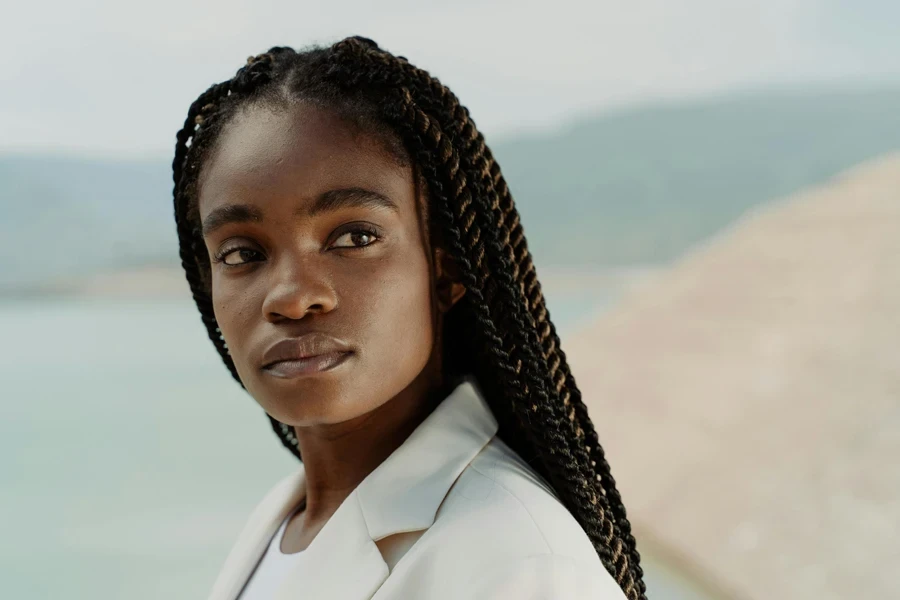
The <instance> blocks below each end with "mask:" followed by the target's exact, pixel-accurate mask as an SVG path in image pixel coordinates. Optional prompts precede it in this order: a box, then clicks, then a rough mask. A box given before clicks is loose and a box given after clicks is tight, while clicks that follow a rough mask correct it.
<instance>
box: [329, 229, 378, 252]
mask: <svg viewBox="0 0 900 600" xmlns="http://www.w3.org/2000/svg"><path fill="white" fill-rule="evenodd" d="M344 238H347V239H348V240H350V244H349V245H342V244H338V243H337V240H336V241H335V244H334V247H336V248H365V247H366V246H371V245H372V244H374V243H375V240H377V239H378V235H376V234H375V232H374V231H371V230H369V229H354V230H353V231H348V232H346V233H342V234H341V235H340V236H338V238H337V239H338V240H342V239H344Z"/></svg>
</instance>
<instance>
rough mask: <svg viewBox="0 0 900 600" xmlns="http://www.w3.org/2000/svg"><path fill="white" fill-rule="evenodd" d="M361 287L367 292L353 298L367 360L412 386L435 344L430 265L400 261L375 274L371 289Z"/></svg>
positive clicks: (384, 267) (371, 280)
mask: <svg viewBox="0 0 900 600" xmlns="http://www.w3.org/2000/svg"><path fill="white" fill-rule="evenodd" d="M358 283H359V282H358V281H357V289H358V290H359V291H360V292H363V290H366V291H365V292H363V293H361V294H359V293H358V294H355V295H353V296H351V297H352V298H353V299H352V302H353V304H354V305H355V310H354V312H355V313H356V314H358V315H360V317H361V322H360V324H359V330H358V331H359V333H360V334H361V335H364V337H365V339H364V340H361V341H364V343H365V349H366V351H367V353H368V356H367V357H366V358H367V362H368V364H369V365H370V366H372V367H374V368H376V369H378V370H381V371H382V372H383V373H391V374H393V375H391V378H395V377H396V378H400V379H408V381H406V382H405V383H406V384H408V383H409V382H411V381H412V379H413V378H415V377H416V376H417V375H418V374H419V372H421V370H422V369H423V368H424V367H425V364H426V363H427V362H428V358H429V355H430V352H431V349H432V345H433V340H432V337H433V331H432V321H431V319H432V314H431V283H430V279H429V271H428V263H427V261H426V260H425V257H424V256H419V257H417V258H416V259H414V260H413V259H408V258H407V259H402V260H398V261H396V262H395V263H394V264H390V265H383V268H380V269H378V270H375V271H372V272H371V275H369V279H368V281H367V285H365V286H359V285H358ZM349 289H353V288H352V287H351V288H349ZM348 302H351V300H348ZM402 383H403V382H397V385H401V384H402ZM398 391H399V390H398Z"/></svg>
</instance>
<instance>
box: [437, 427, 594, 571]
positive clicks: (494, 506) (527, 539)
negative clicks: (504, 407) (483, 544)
mask: <svg viewBox="0 0 900 600" xmlns="http://www.w3.org/2000/svg"><path fill="white" fill-rule="evenodd" d="M445 503H446V504H448V505H449V506H451V507H452V506H458V508H459V509H463V510H461V511H460V513H461V514H457V515H456V518H458V519H460V520H461V521H469V520H477V519H478V517H479V516H482V515H484V516H485V517H487V516H488V515H489V518H490V519H492V523H493V524H494V526H493V529H494V531H496V530H497V528H502V529H505V530H509V531H510V533H512V532H515V535H516V537H517V538H521V539H519V542H520V544H522V545H523V546H524V547H526V548H527V549H528V552H529V553H532V554H533V553H539V552H540V553H549V554H555V555H559V556H568V557H571V558H573V559H577V560H584V561H588V562H590V561H593V560H596V561H597V562H598V564H599V558H598V557H597V553H596V551H595V550H594V547H593V545H592V544H591V541H590V539H589V538H588V536H587V534H586V533H585V532H584V530H583V529H582V528H581V525H579V523H578V521H576V520H575V517H573V516H572V514H571V513H570V512H569V511H568V509H567V508H566V507H565V506H564V505H563V504H562V502H561V501H560V500H559V499H558V498H557V496H556V493H555V492H554V490H553V488H552V487H551V486H550V484H549V483H547V481H546V480H544V479H543V478H542V477H541V476H540V475H538V473H537V472H536V471H535V469H534V468H533V467H532V466H531V465H529V464H528V463H527V462H525V461H524V460H523V459H522V458H521V457H520V456H519V455H518V454H516V453H515V452H513V450H512V449H511V448H510V447H509V446H507V445H506V444H505V443H504V442H503V441H502V440H501V439H500V438H498V437H494V438H493V439H492V440H491V442H490V443H488V444H487V446H485V448H484V449H483V450H482V451H481V453H479V454H478V456H476V457H475V458H474V459H473V460H472V462H471V463H470V464H469V466H468V467H467V468H466V469H465V471H464V472H463V473H462V475H461V476H460V478H459V479H458V480H457V483H456V484H455V485H454V487H453V488H451V490H450V492H449V493H448V495H447V499H446V500H445ZM458 525H462V526H465V525H464V523H459V524H458Z"/></svg>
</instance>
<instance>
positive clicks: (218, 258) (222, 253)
mask: <svg viewBox="0 0 900 600" xmlns="http://www.w3.org/2000/svg"><path fill="white" fill-rule="evenodd" d="M348 233H349V234H354V233H364V234H366V235H369V236H371V237H373V238H375V239H374V240H373V241H371V242H369V243H368V244H366V245H365V246H338V249H340V250H362V249H364V248H368V247H369V246H372V245H374V244H376V243H377V242H378V240H380V239H381V236H380V235H379V234H378V231H376V230H375V228H374V227H370V226H365V225H356V226H355V227H354V228H353V229H348V230H347V231H342V232H341V233H340V235H338V236H337V237H338V239H340V238H342V237H344V236H345V235H347V234H348ZM241 250H249V251H250V252H256V253H257V254H262V253H261V252H260V251H259V250H257V249H256V248H251V247H249V246H230V247H229V246H226V247H224V248H222V249H221V250H219V251H218V252H216V253H215V255H213V262H215V263H219V264H221V265H222V266H224V267H229V268H230V267H243V266H246V265H248V264H250V263H252V262H257V261H247V262H243V263H240V264H237V265H229V264H228V263H226V262H225V257H227V256H229V255H231V254H232V253H234V252H239V251H241Z"/></svg>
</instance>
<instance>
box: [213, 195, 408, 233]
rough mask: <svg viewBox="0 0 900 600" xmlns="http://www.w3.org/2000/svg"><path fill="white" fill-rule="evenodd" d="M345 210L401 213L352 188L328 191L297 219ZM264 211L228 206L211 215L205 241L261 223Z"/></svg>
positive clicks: (383, 199)
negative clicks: (234, 226) (235, 226)
mask: <svg viewBox="0 0 900 600" xmlns="http://www.w3.org/2000/svg"><path fill="white" fill-rule="evenodd" d="M342 208H375V209H387V210H392V211H394V212H399V210H400V209H399V208H398V207H397V204H396V203H395V202H394V201H393V200H391V199H390V198H388V197H387V196H384V195H383V194H379V193H378V192H374V191H372V190H367V189H365V188H359V187H351V188H340V189H336V190H328V191H327V192H323V193H321V194H319V195H318V196H317V197H316V199H315V200H314V201H313V203H312V205H311V206H309V207H304V208H299V209H297V210H296V211H295V212H294V214H295V216H305V217H315V216H316V215H320V214H322V213H326V212H334V211H336V210H340V209H342ZM262 220H263V214H262V211H260V210H259V209H258V208H256V207H255V206H250V205H248V204H226V205H225V206H220V207H218V208H216V209H213V210H212V211H210V213H209V214H208V215H206V218H205V219H203V225H202V230H203V237H207V236H209V235H210V234H212V233H213V232H214V231H216V230H217V229H219V228H221V227H224V226H225V225H228V224H229V223H250V222H253V223H261V222H262Z"/></svg>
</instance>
